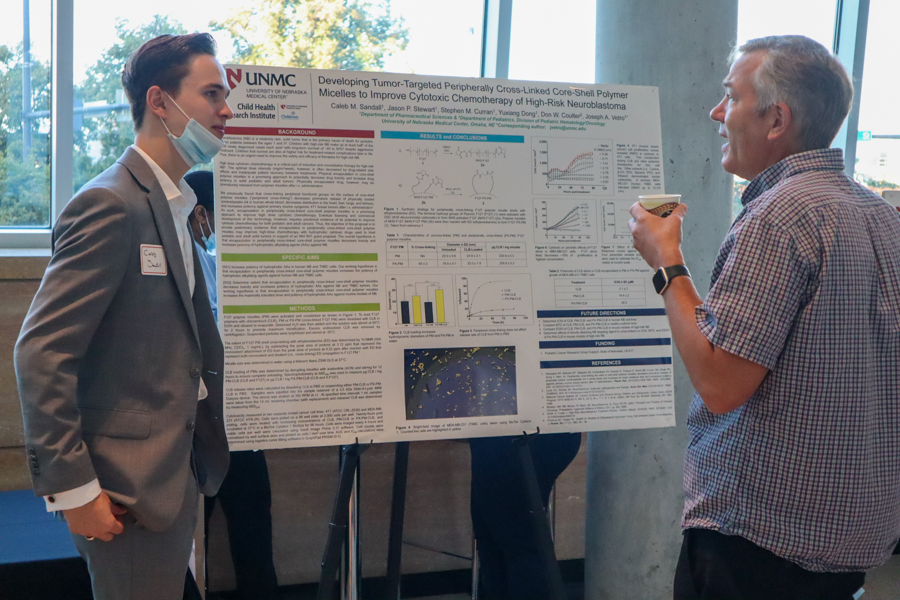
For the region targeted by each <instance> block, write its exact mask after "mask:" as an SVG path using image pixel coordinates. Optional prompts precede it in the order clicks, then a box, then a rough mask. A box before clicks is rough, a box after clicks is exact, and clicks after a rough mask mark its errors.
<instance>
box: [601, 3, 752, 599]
mask: <svg viewBox="0 0 900 600" xmlns="http://www.w3.org/2000/svg"><path fill="white" fill-rule="evenodd" d="M736 33H737V0H715V1H710V0H678V1H677V2H675V1H660V0H598V2H597V81H598V82H601V83H620V84H634V85H653V86H658V87H659V101H660V117H661V121H662V139H663V161H664V172H665V188H666V191H667V192H671V193H680V194H682V195H683V201H684V202H685V203H686V204H687V205H688V207H689V212H688V215H687V218H686V220H685V225H684V240H685V241H684V252H685V257H686V259H687V264H688V266H689V268H690V269H691V273H692V274H693V277H694V280H695V282H696V285H697V288H698V289H699V291H700V293H701V294H704V293H705V292H706V290H707V288H708V281H709V274H710V270H711V268H712V263H713V260H714V258H715V255H716V250H717V249H718V246H719V243H720V242H721V241H722V239H723V237H724V236H725V233H726V231H727V229H728V225H729V223H730V217H731V198H732V183H731V181H732V180H731V178H730V176H729V175H728V174H726V173H725V172H724V171H723V170H722V168H721V166H720V164H719V159H720V156H721V152H720V147H721V142H720V141H719V140H721V138H720V137H718V135H717V133H716V131H717V130H716V126H715V123H713V122H712V121H710V119H709V111H710V109H711V108H712V107H713V106H715V105H716V104H717V103H718V101H719V99H720V98H721V96H722V91H723V90H722V85H721V82H722V79H723V78H724V76H725V74H726V73H727V66H726V61H725V58H726V56H727V55H728V52H729V50H730V46H731V44H732V43H733V41H734V38H735V36H736ZM692 391H693V390H692V388H691V384H690V381H689V380H688V377H687V373H686V372H685V370H684V365H683V364H682V363H681V361H680V359H679V357H677V356H676V359H675V406H676V411H675V413H676V422H677V425H676V427H675V428H670V429H650V430H643V431H620V432H601V433H592V434H590V435H589V436H588V483H587V517H586V523H587V526H586V540H585V570H586V581H585V597H586V598H589V599H591V600H599V599H607V598H610V599H611V598H615V599H616V600H627V599H635V600H656V599H662V598H671V597H672V591H671V590H672V573H673V572H674V568H675V561H676V560H677V558H678V548H679V544H680V543H681V530H680V518H681V507H682V503H683V494H682V485H681V482H682V479H681V475H682V458H683V455H684V447H685V444H686V434H685V431H684V418H685V414H686V411H687V407H688V404H689V403H690V397H691V393H692Z"/></svg>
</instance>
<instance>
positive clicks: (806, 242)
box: [682, 149, 900, 572]
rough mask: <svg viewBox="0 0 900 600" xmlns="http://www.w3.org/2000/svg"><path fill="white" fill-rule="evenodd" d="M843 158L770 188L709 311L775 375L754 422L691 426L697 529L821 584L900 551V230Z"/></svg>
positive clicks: (722, 259)
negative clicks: (822, 576)
mask: <svg viewBox="0 0 900 600" xmlns="http://www.w3.org/2000/svg"><path fill="white" fill-rule="evenodd" d="M843 169H844V163H843V159H842V153H841V151H840V150H837V149H828V150H815V151H811V152H804V153H800V154H795V155H792V156H790V157H788V158H786V159H784V160H783V161H781V162H779V163H778V164H776V165H774V166H772V167H770V168H769V169H767V170H766V171H764V172H763V173H761V174H760V175H759V176H757V177H756V178H755V179H754V180H753V181H752V182H751V183H750V185H749V186H748V187H747V189H746V191H745V192H744V196H743V203H744V210H743V212H742V213H741V215H740V216H739V217H738V219H737V220H736V221H735V223H734V225H733V226H732V228H731V231H730V232H729V233H728V236H727V237H726V238H725V241H724V242H723V244H722V247H721V248H720V250H719V255H718V258H717V260H716V263H715V267H714V268H713V274H712V287H711V289H710V292H709V295H708V296H707V298H706V300H705V301H704V303H703V304H702V305H701V306H699V307H697V310H696V314H697V323H698V326H699V327H700V330H701V331H702V332H703V334H704V335H706V337H707V338H708V339H709V341H710V342H711V343H712V344H714V345H715V346H718V347H720V348H722V349H724V350H726V351H728V352H731V353H732V354H736V355H737V356H740V357H742V358H745V359H747V360H750V361H752V362H754V363H757V364H760V365H762V366H764V367H766V368H768V369H769V370H770V372H769V374H768V375H767V376H766V377H765V379H764V380H763V382H762V384H761V385H760V387H759V389H757V390H756V392H755V393H754V394H753V396H752V397H751V398H750V399H749V400H748V401H747V402H746V403H745V404H744V405H743V406H741V407H740V408H737V409H735V410H733V411H731V412H729V413H727V414H724V415H719V416H717V415H714V414H712V413H711V412H709V411H708V410H707V409H706V407H705V406H704V405H703V402H702V400H701V399H700V397H699V396H698V395H697V394H696V393H695V394H694V398H693V401H692V403H691V407H690V412H689V415H688V420H687V425H688V431H689V433H690V441H689V443H688V448H687V452H686V457H685V468H684V487H685V494H686V500H685V510H684V519H683V522H682V525H683V526H684V527H685V528H689V527H694V528H701V529H714V530H717V531H720V532H721V533H724V534H728V535H739V536H741V537H744V538H746V539H748V540H750V541H751V542H753V543H755V544H757V545H759V546H762V547H763V548H766V549H768V550H770V551H772V552H774V553H775V554H777V555H778V556H781V557H783V558H785V559H787V560H790V561H792V562H794V563H796V564H798V565H800V566H801V567H803V568H805V569H808V570H811V571H817V572H826V571H861V570H865V569H868V568H870V567H873V566H875V565H878V564H881V563H882V562H884V561H885V560H887V558H888V557H889V556H890V554H891V550H892V549H893V547H894V545H895V544H896V542H897V539H898V538H900V377H898V374H900V215H898V213H897V211H896V210H895V209H893V208H892V207H891V206H889V205H888V204H887V203H886V202H884V201H883V200H882V199H881V198H879V197H878V196H877V195H875V194H873V193H871V192H870V191H868V190H866V189H865V188H863V187H862V186H860V185H858V184H857V183H855V182H853V181H852V180H850V179H849V178H848V177H847V176H846V175H844V173H843Z"/></svg>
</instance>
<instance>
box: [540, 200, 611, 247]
mask: <svg viewBox="0 0 900 600" xmlns="http://www.w3.org/2000/svg"><path fill="white" fill-rule="evenodd" d="M534 210H535V217H536V218H535V220H534V227H535V241H536V242H537V243H559V242H576V243H592V242H594V241H595V238H596V237H597V226H596V223H597V203H596V201H595V200H593V199H584V200H576V199H574V198H551V199H535V203H534Z"/></svg>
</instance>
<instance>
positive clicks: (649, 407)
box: [215, 65, 675, 449]
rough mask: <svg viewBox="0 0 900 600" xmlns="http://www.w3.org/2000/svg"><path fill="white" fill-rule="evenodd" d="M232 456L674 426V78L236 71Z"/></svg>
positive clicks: (226, 301) (220, 219) (220, 160)
mask: <svg viewBox="0 0 900 600" xmlns="http://www.w3.org/2000/svg"><path fill="white" fill-rule="evenodd" d="M227 74H228V81H229V85H230V86H232V91H231V96H230V98H229V103H230V105H231V107H232V109H234V111H235V116H234V118H233V119H232V120H230V121H229V122H228V128H227V132H226V148H225V150H223V151H222V152H221V153H220V154H219V156H218V157H217V158H216V164H215V171H216V194H217V209H216V220H217V236H218V238H219V263H218V269H219V304H220V308H219V314H220V321H221V327H222V334H223V340H224V342H225V349H226V373H225V386H226V387H225V392H226V396H225V398H226V422H227V429H228V436H229V440H230V441H231V444H232V448H233V449H247V448H282V447H299V446H319V445H333V444H345V443H352V442H354V441H356V440H359V441H360V442H363V441H365V442H369V441H374V442H387V441H401V440H429V439H443V438H462V437H477V436H486V435H510V434H519V433H521V432H522V431H529V432H533V431H535V430H536V429H537V428H538V427H539V428H540V431H541V432H545V433H547V432H562V431H596V430H605V429H628V428H643V427H662V426H672V425H674V422H675V416H674V397H673V383H672V346H671V336H670V332H669V329H668V322H667V319H666V317H665V311H664V309H663V303H662V301H661V299H660V298H659V297H658V296H657V295H656V294H655V293H654V291H653V286H652V283H651V281H650V276H651V273H650V270H649V268H648V267H647V265H646V264H645V263H644V262H643V260H641V258H640V256H639V255H638V254H637V253H636V252H635V251H634V249H633V248H632V246H631V235H630V233H629V229H628V219H629V218H630V216H629V214H628V209H629V207H630V206H631V205H632V204H633V203H634V202H635V201H636V199H637V196H638V194H652V193H661V192H663V191H664V190H663V183H662V182H663V175H662V173H663V171H662V151H661V139H660V124H659V95H658V90H657V88H652V87H635V86H611V85H569V84H560V83H542V82H524V81H507V80H493V79H491V80H485V79H462V78H451V77H423V76H414V75H394V74H383V73H356V72H334V71H316V70H302V69H289V68H273V67H256V66H245V65H228V66H227Z"/></svg>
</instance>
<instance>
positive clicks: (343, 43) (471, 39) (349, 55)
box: [73, 0, 483, 190]
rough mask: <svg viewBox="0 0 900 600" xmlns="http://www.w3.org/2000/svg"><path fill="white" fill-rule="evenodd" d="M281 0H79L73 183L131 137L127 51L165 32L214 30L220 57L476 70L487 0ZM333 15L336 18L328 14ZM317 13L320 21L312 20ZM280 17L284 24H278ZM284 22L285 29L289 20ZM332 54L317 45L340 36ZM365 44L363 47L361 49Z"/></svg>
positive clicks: (266, 61)
mask: <svg viewBox="0 0 900 600" xmlns="http://www.w3.org/2000/svg"><path fill="white" fill-rule="evenodd" d="M287 4H289V3H285V2H282V1H280V0H264V1H259V0H222V1H220V2H218V3H217V4H216V15H217V16H216V18H214V19H210V11H209V6H207V5H204V4H203V3H196V2H194V3H192V2H187V3H186V2H184V1H183V0H157V1H156V2H152V3H136V4H135V3H119V4H112V5H109V4H106V3H103V7H102V8H101V7H100V6H99V4H98V3H97V2H96V1H94V0H75V24H74V29H75V31H74V36H75V44H74V67H73V70H74V73H73V78H74V82H75V111H76V118H75V131H74V141H75V144H74V156H73V161H74V164H73V166H74V174H73V175H74V182H73V189H75V190H78V189H79V188H80V187H81V186H82V185H84V184H85V183H86V182H87V181H89V180H90V179H91V178H93V177H95V176H96V175H97V174H99V173H100V172H102V171H103V170H104V169H106V168H107V167H108V166H109V165H110V164H112V163H113V162H114V161H115V160H116V158H118V157H119V156H120V155H121V154H122V152H124V150H125V148H126V147H127V146H128V145H129V144H131V143H132V141H133V138H134V136H133V131H132V126H131V117H130V113H129V112H128V105H127V104H126V100H125V98H124V96H123V94H122V91H121V84H120V75H121V72H122V66H123V64H124V61H125V59H126V58H127V57H128V56H129V55H130V54H131V52H133V51H134V50H135V49H136V48H137V47H138V46H140V45H141V44H142V43H143V42H144V41H146V40H148V39H150V38H152V37H154V36H156V35H160V34H163V33H173V34H176V33H186V32H190V31H209V32H211V33H212V34H213V35H214V36H215V38H216V41H217V42H218V45H219V60H220V61H222V62H223V63H226V62H248V63H257V64H275V65H280V66H289V65H293V66H299V67H312V68H330V69H357V70H385V71H395V72H415V73H424V74H442V75H460V76H469V77H472V76H477V75H478V71H479V67H480V61H481V37H482V31H481V28H482V23H483V2H482V1H481V0H459V1H458V2H456V3H455V4H454V6H453V10H448V6H449V5H447V4H444V3H436V2H416V1H414V0H392V1H391V2H356V1H353V0H351V1H349V2H341V3H337V4H338V5H340V6H341V9H340V10H339V11H337V12H335V14H333V15H331V16H330V17H326V18H323V19H318V20H313V19H309V18H307V15H306V14H305V13H304V12H303V10H296V6H304V5H306V6H316V5H314V4H312V3H303V2H296V3H294V8H293V9H292V8H286V5H287ZM329 18H331V21H329V20H328V19H329ZM313 21H316V23H317V25H316V26H315V27H312V26H309V23H311V22H313ZM276 24H278V25H280V26H281V27H282V29H281V30H280V31H279V30H278V29H276ZM285 25H287V27H285ZM336 35H340V36H341V39H340V43H339V44H337V43H335V44H334V47H333V48H332V49H331V50H330V51H329V52H326V53H322V52H316V50H320V49H321V48H323V47H327V45H328V44H332V43H333V42H334V37H335V36H336ZM363 44H366V45H367V47H366V52H364V53H359V55H365V56H364V58H359V55H358V54H356V53H355V52H354V51H355V50H357V49H359V48H361V47H362V45H363Z"/></svg>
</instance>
